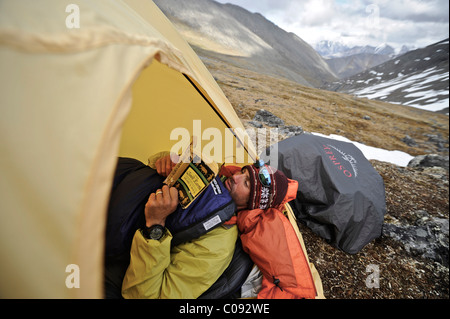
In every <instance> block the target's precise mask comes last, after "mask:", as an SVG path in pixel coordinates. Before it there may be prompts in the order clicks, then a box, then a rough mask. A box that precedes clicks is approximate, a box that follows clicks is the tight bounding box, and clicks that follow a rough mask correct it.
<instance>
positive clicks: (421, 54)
mask: <svg viewBox="0 0 450 319" xmlns="http://www.w3.org/2000/svg"><path fill="white" fill-rule="evenodd" d="M448 49H449V40H448V39H446V40H444V41H440V42H438V43H435V44H432V45H429V46H427V47H425V48H421V49H417V50H413V51H410V52H408V53H406V54H404V55H402V56H399V57H397V58H394V59H392V60H390V61H387V62H385V63H382V64H380V65H377V66H376V67H373V68H372V69H369V70H367V71H365V72H362V73H359V74H357V75H354V76H352V77H350V78H347V79H344V80H341V81H338V82H334V83H330V84H328V85H326V86H324V88H325V89H328V90H333V91H338V92H345V93H349V94H353V95H356V96H359V97H367V98H370V99H377V100H382V101H386V102H391V103H399V104H403V105H410V106H414V107H417V108H422V109H425V110H430V111H441V112H443V113H448V105H449V99H448V92H449V91H448V90H449V82H448V79H449V73H448V61H449V52H448Z"/></svg>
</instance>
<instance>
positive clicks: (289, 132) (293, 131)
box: [279, 125, 303, 137]
mask: <svg viewBox="0 0 450 319" xmlns="http://www.w3.org/2000/svg"><path fill="white" fill-rule="evenodd" d="M279 133H281V134H284V135H286V137H292V136H296V135H300V134H302V133H303V128H302V127H301V126H295V125H287V126H285V127H283V128H280V130H279Z"/></svg>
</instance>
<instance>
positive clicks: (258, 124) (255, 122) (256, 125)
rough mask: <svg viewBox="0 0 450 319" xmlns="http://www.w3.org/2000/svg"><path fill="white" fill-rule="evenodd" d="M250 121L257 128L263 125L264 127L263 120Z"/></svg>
mask: <svg viewBox="0 0 450 319" xmlns="http://www.w3.org/2000/svg"><path fill="white" fill-rule="evenodd" d="M248 123H249V124H250V125H252V126H254V127H256V128H262V127H263V125H262V124H261V122H258V121H250V122H248Z"/></svg>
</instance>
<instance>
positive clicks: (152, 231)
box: [142, 225, 166, 240]
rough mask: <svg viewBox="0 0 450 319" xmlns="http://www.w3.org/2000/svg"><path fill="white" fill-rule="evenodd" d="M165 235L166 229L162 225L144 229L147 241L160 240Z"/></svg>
mask: <svg viewBox="0 0 450 319" xmlns="http://www.w3.org/2000/svg"><path fill="white" fill-rule="evenodd" d="M165 233H166V228H165V227H164V226H162V225H153V226H150V227H144V228H143V229H142V235H144V237H145V238H147V239H154V240H160V239H161V238H162V237H163V236H164V234H165Z"/></svg>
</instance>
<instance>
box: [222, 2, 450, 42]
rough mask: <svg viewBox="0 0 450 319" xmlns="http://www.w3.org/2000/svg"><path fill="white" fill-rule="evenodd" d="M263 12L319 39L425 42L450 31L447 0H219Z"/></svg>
mask: <svg viewBox="0 0 450 319" xmlns="http://www.w3.org/2000/svg"><path fill="white" fill-rule="evenodd" d="M218 1H219V2H232V3H234V4H237V5H239V6H242V7H244V8H246V9H247V10H249V11H251V12H259V13H261V14H262V15H263V16H265V17H266V18H267V19H269V20H270V21H272V22H274V23H275V24H277V25H278V26H279V27H281V28H283V29H285V30H286V31H289V32H294V33H296V34H297V35H298V36H299V37H300V38H302V39H303V40H305V41H306V42H308V43H310V44H311V45H314V44H315V43H317V42H318V41H320V40H334V41H341V42H344V43H346V44H350V45H366V44H368V45H373V46H377V45H380V44H382V43H385V42H386V43H388V44H390V45H392V46H394V47H396V48H400V47H401V46H402V45H404V44H406V45H409V46H415V47H423V46H426V45H429V44H432V43H435V42H438V41H440V40H443V39H445V38H447V37H448V36H449V32H448V28H449V13H448V12H449V11H448V10H449V2H448V0H395V1H393V0H259V1H254V0H218Z"/></svg>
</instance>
